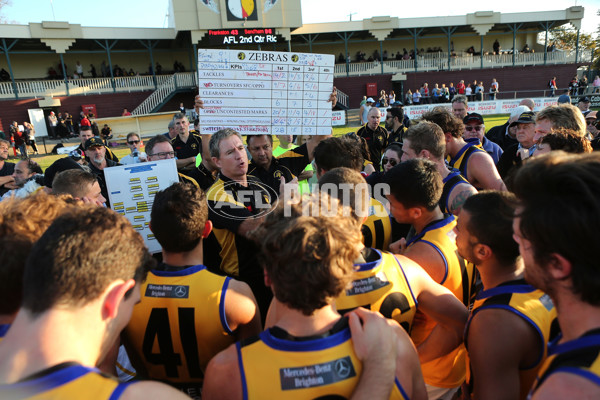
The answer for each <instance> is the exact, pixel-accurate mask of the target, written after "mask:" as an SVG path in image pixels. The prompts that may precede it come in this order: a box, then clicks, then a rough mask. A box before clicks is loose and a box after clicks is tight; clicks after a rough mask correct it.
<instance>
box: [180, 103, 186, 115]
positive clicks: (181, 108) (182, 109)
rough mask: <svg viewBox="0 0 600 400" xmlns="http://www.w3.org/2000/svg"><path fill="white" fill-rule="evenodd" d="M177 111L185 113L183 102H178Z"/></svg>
mask: <svg viewBox="0 0 600 400" xmlns="http://www.w3.org/2000/svg"><path fill="white" fill-rule="evenodd" d="M179 112H180V113H183V114H185V106H184V105H183V103H179Z"/></svg>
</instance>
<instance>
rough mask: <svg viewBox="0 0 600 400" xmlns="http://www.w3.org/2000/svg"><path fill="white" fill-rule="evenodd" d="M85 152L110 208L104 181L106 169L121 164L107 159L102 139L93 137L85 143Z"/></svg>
mask: <svg viewBox="0 0 600 400" xmlns="http://www.w3.org/2000/svg"><path fill="white" fill-rule="evenodd" d="M85 152H86V156H87V158H88V160H89V167H90V170H91V172H92V173H93V174H94V175H96V178H97V179H98V184H99V185H100V192H101V193H102V196H103V197H104V198H105V199H106V205H107V206H109V207H110V200H109V199H108V189H107V187H106V180H105V179H104V169H105V168H109V167H114V166H116V165H121V164H119V163H118V162H115V161H113V160H107V159H106V147H105V146H104V142H103V141H102V139H101V138H100V137H98V136H93V137H91V138H90V139H88V140H87V141H86V142H85Z"/></svg>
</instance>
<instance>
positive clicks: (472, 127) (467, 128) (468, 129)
mask: <svg viewBox="0 0 600 400" xmlns="http://www.w3.org/2000/svg"><path fill="white" fill-rule="evenodd" d="M465 129H466V130H467V131H469V132H471V131H480V130H482V129H483V125H476V126H465Z"/></svg>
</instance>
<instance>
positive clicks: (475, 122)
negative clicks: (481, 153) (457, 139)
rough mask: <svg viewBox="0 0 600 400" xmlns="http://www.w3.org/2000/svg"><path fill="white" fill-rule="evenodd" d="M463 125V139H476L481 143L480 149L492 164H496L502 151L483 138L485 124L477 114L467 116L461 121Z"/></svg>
mask: <svg viewBox="0 0 600 400" xmlns="http://www.w3.org/2000/svg"><path fill="white" fill-rule="evenodd" d="M463 123H464V124H465V132H464V134H463V137H464V138H465V139H466V140H469V139H478V140H479V142H480V143H481V147H483V149H484V150H485V151H486V152H487V153H488V154H489V155H490V156H491V157H492V159H493V160H494V164H497V163H498V160H499V159H500V156H501V155H502V153H503V150H502V149H501V148H500V146H498V145H497V144H496V143H494V142H492V141H491V140H488V139H487V138H486V137H485V123H484V121H483V117H482V116H481V115H480V114H477V113H471V114H467V116H466V117H465V118H464V119H463Z"/></svg>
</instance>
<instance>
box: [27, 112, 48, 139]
mask: <svg viewBox="0 0 600 400" xmlns="http://www.w3.org/2000/svg"><path fill="white" fill-rule="evenodd" d="M27 112H28V113H29V121H31V125H33V127H34V129H35V136H36V137H41V136H48V129H47V128H46V118H45V117H44V110H42V109H41V108H30V109H28V110H27Z"/></svg>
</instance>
